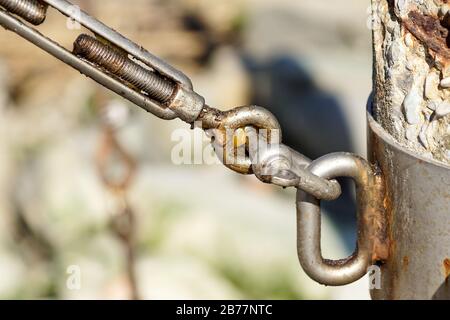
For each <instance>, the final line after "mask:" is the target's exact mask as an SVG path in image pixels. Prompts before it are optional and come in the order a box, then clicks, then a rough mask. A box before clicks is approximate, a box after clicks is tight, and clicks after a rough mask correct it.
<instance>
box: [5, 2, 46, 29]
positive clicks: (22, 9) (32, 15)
mask: <svg viewBox="0 0 450 320" xmlns="http://www.w3.org/2000/svg"><path fill="white" fill-rule="evenodd" d="M0 6H2V7H3V8H5V9H6V10H7V11H9V12H11V13H13V14H16V15H18V16H20V17H22V18H23V19H25V20H26V21H28V22H29V23H32V24H34V25H36V26H37V25H40V24H41V23H42V22H44V20H45V17H46V15H47V5H46V4H44V3H42V2H40V1H38V0H0Z"/></svg>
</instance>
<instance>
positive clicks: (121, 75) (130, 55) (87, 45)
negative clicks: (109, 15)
mask: <svg viewBox="0 0 450 320" xmlns="http://www.w3.org/2000/svg"><path fill="white" fill-rule="evenodd" d="M0 6H1V7H3V8H4V9H5V10H3V9H0V25H2V26H3V27H4V28H6V29H9V30H11V31H13V32H15V33H17V34H18V35H20V36H21V37H23V38H25V39H26V40H28V41H30V42H31V43H33V44H34V45H36V46H37V47H39V48H41V49H43V50H44V51H47V52H48V53H50V54H51V55H53V56H54V57H55V58H57V59H59V60H61V61H63V62H64V63H66V64H68V65H70V66H72V67H73V68H75V69H76V70H78V71H80V72H81V73H83V74H85V75H86V76H88V77H89V78H91V79H93V80H94V81H96V82H98V83H99V84H101V85H103V86H104V87H106V88H108V89H110V90H112V91H114V92H115V93H117V94H119V95H120V96H122V97H124V98H125V99H127V100H129V101H131V102H132V103H134V104H136V105H138V106H140V107H141V108H143V109H145V110H146V111H148V112H150V113H152V114H153V115H155V116H157V117H159V118H161V119H165V120H171V119H175V118H180V119H181V120H183V121H185V122H188V123H193V122H194V121H195V120H196V119H197V117H198V116H199V114H200V113H201V111H202V110H203V107H204V104H205V99H204V98H203V97H202V96H200V95H199V94H197V93H196V92H194V90H193V86H192V83H191V81H190V79H189V78H188V77H187V76H186V75H185V74H184V73H182V72H181V71H179V70H177V69H175V68H174V67H172V66H171V65H169V64H167V63H166V62H164V61H163V60H161V59H159V58H158V57H156V56H154V55H152V54H151V53H149V52H148V51H147V50H145V49H144V48H142V47H141V46H139V45H137V44H135V43H134V42H132V41H130V40H129V39H127V38H125V37H124V36H122V35H121V34H119V33H118V32H116V31H114V30H112V29H111V28H109V27H107V26H106V25H104V24H103V23H101V22H100V21H98V20H97V19H95V18H93V17H91V16H90V15H88V14H87V13H85V12H83V11H82V10H80V9H79V8H78V7H75V6H74V5H73V4H72V3H70V2H68V1H66V0H0ZM48 7H52V8H54V9H56V10H58V11H59V12H61V13H62V14H63V15H65V16H67V17H68V18H70V19H73V20H74V21H76V22H78V23H80V24H81V25H82V26H84V27H85V28H86V29H88V30H90V31H91V32H92V33H93V36H89V35H85V34H83V35H80V36H79V37H78V38H77V39H76V41H75V43H74V51H73V52H70V51H69V50H67V49H66V48H64V47H62V46H61V45H59V44H58V43H57V42H55V41H53V40H51V39H49V38H47V37H45V36H44V35H43V34H41V33H40V32H38V31H37V30H36V29H34V28H33V27H31V26H29V25H27V24H25V23H23V22H21V21H20V20H19V19H17V18H16V17H14V16H13V15H11V14H15V15H17V16H19V17H21V18H22V19H24V20H25V21H28V22H30V23H32V24H34V25H38V24H41V23H43V22H44V20H45V17H46V11H47V8H48ZM74 8H76V11H77V14H73V13H74ZM10 13H11V14H10Z"/></svg>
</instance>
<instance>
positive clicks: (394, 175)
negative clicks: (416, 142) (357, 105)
mask: <svg viewBox="0 0 450 320" xmlns="http://www.w3.org/2000/svg"><path fill="white" fill-rule="evenodd" d="M368 124H369V125H368V127H369V149H370V151H369V154H370V156H371V161H372V163H374V164H377V165H379V166H380V168H381V170H382V172H383V176H384V179H385V184H386V198H385V200H384V204H385V207H386V209H387V210H386V213H387V218H388V219H387V221H388V226H387V236H388V239H389V257H388V259H387V260H386V261H385V262H384V264H382V265H381V289H379V290H376V289H375V290H372V291H371V295H372V298H373V299H450V283H449V282H450V166H449V165H445V164H443V163H440V162H438V161H434V160H431V159H427V158H424V157H422V156H420V155H417V154H415V153H413V152H411V151H409V150H407V149H406V148H404V147H402V146H401V145H400V144H399V143H397V142H396V141H395V140H394V139H393V138H392V137H391V136H390V135H389V134H388V133H387V132H386V131H385V130H384V129H383V128H382V127H381V125H380V124H378V123H377V122H376V121H375V120H374V119H373V117H372V116H371V115H370V113H369V116H368Z"/></svg>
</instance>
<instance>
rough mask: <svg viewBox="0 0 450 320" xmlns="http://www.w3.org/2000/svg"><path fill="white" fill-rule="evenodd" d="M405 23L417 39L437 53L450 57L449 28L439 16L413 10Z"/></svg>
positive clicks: (446, 57)
mask: <svg viewBox="0 0 450 320" xmlns="http://www.w3.org/2000/svg"><path fill="white" fill-rule="evenodd" d="M403 24H404V26H405V27H406V29H408V31H409V32H411V33H412V34H413V35H414V36H415V37H416V38H417V39H419V40H420V41H421V42H422V43H423V44H424V45H425V46H427V47H428V49H430V50H432V51H433V52H435V53H436V54H437V55H439V56H441V57H443V58H445V59H450V48H449V47H448V45H447V38H448V36H449V30H448V29H447V28H445V27H444V26H443V25H442V24H441V21H440V20H439V18H438V17H435V16H430V15H424V14H422V13H420V12H417V11H411V12H410V13H409V14H408V19H404V20H403Z"/></svg>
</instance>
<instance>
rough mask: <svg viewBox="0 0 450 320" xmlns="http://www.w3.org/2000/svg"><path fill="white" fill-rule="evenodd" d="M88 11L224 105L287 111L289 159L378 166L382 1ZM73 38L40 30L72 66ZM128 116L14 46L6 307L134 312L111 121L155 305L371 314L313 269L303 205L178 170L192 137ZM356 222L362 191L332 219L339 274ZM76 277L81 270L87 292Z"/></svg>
mask: <svg viewBox="0 0 450 320" xmlns="http://www.w3.org/2000/svg"><path fill="white" fill-rule="evenodd" d="M74 3H75V4H78V5H79V6H80V7H81V8H82V9H83V10H85V11H87V12H88V13H90V14H92V15H94V16H95V17H97V18H99V19H100V20H102V21H103V22H105V23H106V24H107V25H109V26H111V27H112V28H114V29H116V30H119V31H120V32H121V33H122V34H124V35H126V36H127V37H129V38H131V39H132V40H134V41H135V42H137V43H139V44H141V45H143V46H144V47H145V48H147V49H148V50H149V51H151V52H152V53H154V54H156V55H158V56H161V57H163V58H164V59H166V60H168V61H169V62H170V63H172V64H174V65H175V66H177V67H178V68H180V69H181V70H183V71H185V72H186V73H187V74H188V75H189V76H190V77H192V80H193V83H194V86H195V88H196V91H198V92H199V93H200V94H202V95H204V96H205V97H206V99H207V101H208V103H209V104H210V105H212V106H215V107H218V108H220V109H223V110H226V109H230V108H232V107H235V106H240V105H247V104H258V105H261V106H264V107H267V108H269V109H270V110H271V111H272V112H273V113H275V114H276V115H277V117H278V118H279V119H280V122H281V124H282V126H283V128H284V136H285V138H286V142H287V144H289V145H292V146H293V147H295V148H296V149H298V150H299V151H302V152H304V153H305V154H307V155H308V156H310V157H312V158H316V157H318V156H320V155H322V154H325V153H328V152H331V151H353V152H357V153H359V154H361V155H364V154H365V101H366V99H367V97H368V95H369V92H370V90H371V34H370V30H369V29H368V28H367V22H368V19H369V14H370V10H369V8H370V7H369V1H360V0H340V1H315V0H301V1H295V0H228V1H219V0H183V1H182V0H178V1H176V0H164V1H163V0H160V1H157V0H132V1H127V2H124V1H121V0H101V1H100V0H90V1H87V0H86V1H74ZM66 25H67V21H66V19H65V18H64V17H62V16H60V15H59V14H58V13H56V12H55V11H51V12H50V13H49V16H48V19H47V21H46V22H45V24H43V25H42V26H40V27H39V28H38V29H39V30H40V31H42V32H43V33H44V34H46V35H48V36H51V37H52V38H54V39H57V40H58V41H60V42H61V43H63V44H64V45H65V46H66V47H67V48H69V49H71V47H72V42H73V41H74V39H75V38H76V36H77V35H78V34H79V33H80V32H82V30H69V29H68V28H67V27H66ZM98 96H101V97H102V99H96V97H98ZM99 101H100V102H99ZM128 105H129V104H128V103H127V102H125V101H124V100H122V99H120V98H118V97H117V96H115V95H113V94H111V93H108V92H106V90H104V89H102V88H101V87H99V86H98V85H97V84H95V83H94V82H92V81H91V80H88V79H86V78H85V77H83V76H82V75H80V74H79V73H78V72H76V71H74V70H72V69H71V68H70V67H68V66H65V65H63V64H62V63H61V62H59V61H57V60H55V59H54V58H52V57H50V56H49V55H47V54H45V53H44V52H41V51H40V50H39V49H37V48H35V47H33V46H32V45H31V44H29V43H27V42H26V41H24V40H22V39H21V38H19V37H18V36H16V35H15V34H13V33H11V32H7V31H5V30H3V29H2V30H0V190H1V192H0V298H3V299H8V298H19V299H29V298H62V299H81V298H86V299H95V298H105V299H128V298H130V297H132V295H131V293H130V291H131V289H130V279H129V274H128V273H127V261H128V260H127V254H126V248H125V247H124V246H123V242H122V241H121V240H120V238H119V237H118V236H117V234H116V233H114V232H113V229H112V228H111V217H112V216H114V214H117V211H118V208H119V207H120V205H121V204H120V197H119V198H118V196H117V195H116V194H114V193H113V192H110V190H108V189H107V188H106V187H105V185H104V184H103V183H102V180H101V179H100V176H99V172H98V168H97V165H96V154H98V150H99V147H100V145H101V137H102V132H104V119H103V118H104V117H103V116H102V115H103V114H102V112H99V109H101V108H103V109H102V110H104V108H105V106H107V107H108V108H110V109H108V110H112V111H111V112H112V113H110V114H109V115H110V116H112V117H113V118H114V119H116V121H119V122H120V125H118V126H117V129H116V131H115V133H116V137H117V140H118V141H119V143H120V145H122V146H123V148H124V149H125V150H126V152H128V153H129V154H130V155H131V156H132V158H133V159H134V160H135V162H136V165H137V171H136V175H135V178H134V179H133V180H132V183H131V185H130V187H129V189H128V190H127V199H128V204H129V207H130V208H131V209H132V212H133V213H134V216H135V226H136V228H135V231H134V235H133V237H134V251H135V257H134V258H135V260H134V262H133V268H134V270H135V284H136V286H137V290H138V294H139V297H140V298H144V299H241V298H243V299H346V298H350V299H367V298H368V297H369V293H368V285H367V281H366V280H365V279H363V280H360V281H359V282H357V283H355V284H352V285H350V286H346V287H340V288H331V287H324V286H321V285H318V284H316V283H314V282H313V281H312V280H310V279H309V278H308V277H307V276H306V275H305V274H304V273H303V271H302V270H301V269H300V266H299V263H298V261H297V255H296V235H295V231H296V230H295V229H296V226H295V192H294V191H293V190H280V189H278V188H276V187H272V186H267V185H263V184H261V183H260V182H259V181H257V180H256V178H254V177H242V176H239V175H237V174H235V173H233V172H231V171H229V170H228V169H226V168H224V167H222V166H219V165H209V166H208V165H175V164H173V163H172V161H171V152H172V149H173V148H174V146H175V145H176V144H177V142H176V141H173V139H171V137H172V133H173V132H174V130H176V129H179V128H188V126H187V125H186V124H184V123H182V122H180V121H178V120H176V121H171V122H164V121H162V120H159V119H156V118H154V117H152V116H151V115H149V114H147V113H145V112H144V111H142V110H140V109H139V108H137V107H134V106H130V107H129V108H128ZM125 106H126V107H125ZM126 110H129V111H126ZM102 119H103V120H102ZM117 119H118V120H117ZM350 191H351V190H350ZM352 208H353V203H352V200H351V192H349V193H348V195H347V196H346V197H344V198H343V199H342V200H341V201H340V202H338V203H337V204H334V205H332V206H331V205H330V207H329V208H328V207H327V208H326V212H327V214H325V216H324V218H323V232H322V233H323V241H322V242H323V248H324V252H325V255H326V256H327V257H329V258H342V257H344V256H345V255H347V254H349V253H350V252H351V251H352V250H353V243H354V238H355V228H354V212H353V209H352ZM71 266H76V267H78V268H79V270H80V271H81V277H80V280H81V282H80V287H79V288H76V289H75V290H74V288H71V287H70V286H69V287H68V285H67V282H68V280H69V278H70V275H71V274H70V273H68V270H69V271H70V270H71V269H70V267H71ZM68 268H69V269H68Z"/></svg>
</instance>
